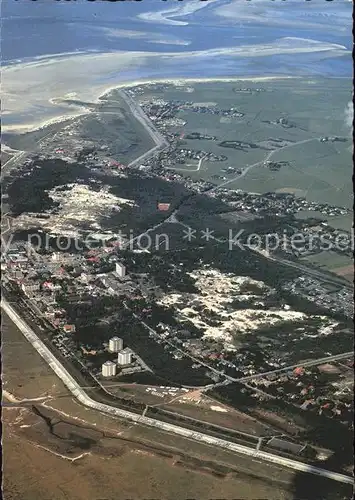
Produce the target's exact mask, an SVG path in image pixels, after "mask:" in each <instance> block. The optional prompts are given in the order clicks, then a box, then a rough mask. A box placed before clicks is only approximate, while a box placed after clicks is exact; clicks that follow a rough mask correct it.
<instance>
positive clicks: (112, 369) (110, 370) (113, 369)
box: [102, 361, 117, 377]
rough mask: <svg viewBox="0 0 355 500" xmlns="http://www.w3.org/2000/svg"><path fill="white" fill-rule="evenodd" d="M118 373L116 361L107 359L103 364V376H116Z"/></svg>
mask: <svg viewBox="0 0 355 500" xmlns="http://www.w3.org/2000/svg"><path fill="white" fill-rule="evenodd" d="M116 373H117V366H116V363H114V362H113V361H105V363H104V364H103V365H102V376H103V377H114V376H115V375H116Z"/></svg>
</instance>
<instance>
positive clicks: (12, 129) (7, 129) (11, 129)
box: [2, 75, 314, 144]
mask: <svg viewBox="0 0 355 500" xmlns="http://www.w3.org/2000/svg"><path fill="white" fill-rule="evenodd" d="M302 78H308V77H303V76H291V75H269V76H260V75H258V76H232V77H223V76H221V77H206V78H196V77H186V78H184V77H176V78H143V79H140V80H130V81H127V82H117V83H116V84H114V85H110V86H108V87H107V88H106V89H105V90H104V91H102V89H101V90H100V91H99V93H98V94H97V93H96V95H95V96H94V97H93V99H92V102H93V104H98V103H99V102H100V99H102V98H103V97H106V96H108V95H109V94H110V92H112V91H114V90H118V89H124V88H127V87H136V86H139V85H156V84H159V83H160V84H161V83H166V84H175V85H177V86H183V85H186V84H189V83H213V82H216V83H218V82H220V83H233V82H238V81H240V82H252V83H258V82H267V81H277V80H296V79H302ZM309 78H311V76H309ZM312 78H314V77H312ZM77 98H78V99H80V96H77ZM54 99H55V100H58V99H60V100H61V105H63V104H65V100H66V99H65V97H63V98H58V97H55V98H50V99H49V103H50V104H51V105H53V106H55V103H54V102H53V100H54ZM80 107H81V109H80V111H79V110H77V111H76V112H75V111H72V112H68V114H64V115H63V114H62V115H58V116H56V117H53V118H50V119H48V120H44V121H42V122H40V123H37V124H32V125H31V124H22V125H21V124H18V125H6V124H5V123H3V124H2V132H3V134H13V135H22V134H27V133H31V132H36V131H39V130H43V129H45V128H47V127H49V126H51V125H56V124H59V123H61V122H65V121H67V120H73V119H75V118H78V117H79V116H84V115H87V114H89V113H90V112H91V111H90V110H89V109H88V108H85V106H80ZM3 144H6V143H3Z"/></svg>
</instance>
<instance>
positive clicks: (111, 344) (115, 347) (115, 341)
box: [108, 337, 123, 352]
mask: <svg viewBox="0 0 355 500" xmlns="http://www.w3.org/2000/svg"><path fill="white" fill-rule="evenodd" d="M122 349H123V340H122V339H120V338H119V337H112V339H110V340H109V341H108V350H109V351H110V352H119V351H122Z"/></svg>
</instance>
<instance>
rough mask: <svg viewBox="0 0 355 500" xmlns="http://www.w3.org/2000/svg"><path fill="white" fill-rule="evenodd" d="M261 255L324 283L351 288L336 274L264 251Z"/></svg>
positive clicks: (351, 285) (351, 287) (350, 284)
mask: <svg viewBox="0 0 355 500" xmlns="http://www.w3.org/2000/svg"><path fill="white" fill-rule="evenodd" d="M258 253H260V252H258ZM261 255H262V256H263V257H265V258H266V259H268V260H272V261H274V262H278V263H280V264H282V265H284V266H288V267H293V268H294V269H298V270H299V271H302V272H303V273H304V274H308V275H309V276H312V277H314V278H318V279H320V280H321V281H323V282H324V283H329V284H331V285H335V286H342V287H344V288H347V289H349V290H352V289H353V284H352V283H350V282H347V281H346V280H343V279H341V278H338V277H337V276H330V275H328V274H327V273H323V272H322V271H318V270H317V269H313V268H311V267H308V266H305V265H303V264H300V263H298V262H293V261H292V260H287V259H283V258H282V257H276V256H273V255H266V254H265V253H262V254H261Z"/></svg>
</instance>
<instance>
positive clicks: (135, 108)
mask: <svg viewBox="0 0 355 500" xmlns="http://www.w3.org/2000/svg"><path fill="white" fill-rule="evenodd" d="M119 94H120V96H121V97H122V99H123V100H124V101H125V102H126V104H127V105H128V107H129V109H130V111H131V113H132V114H133V116H134V117H135V118H136V119H137V120H138V121H139V122H140V123H141V124H142V125H143V127H144V128H145V129H146V130H147V132H148V134H149V135H150V137H151V138H152V139H153V141H154V142H155V146H154V147H153V148H151V149H150V150H149V151H147V152H146V153H144V154H142V155H141V156H139V157H138V158H136V159H135V160H133V161H131V163H129V164H128V167H134V166H136V165H139V164H141V163H143V162H144V160H147V159H148V158H150V157H151V156H152V155H153V154H155V153H156V152H157V151H159V150H163V149H164V148H166V147H168V146H169V143H168V141H167V140H166V139H165V137H164V136H163V135H162V134H161V133H160V132H159V131H158V130H157V129H156V127H155V125H154V124H153V122H152V121H151V120H150V119H149V118H148V116H147V115H146V114H145V113H144V111H143V109H142V108H141V106H140V105H139V104H138V103H137V102H135V101H134V100H133V99H132V97H131V96H130V95H128V94H127V92H125V91H124V90H120V91H119Z"/></svg>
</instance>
